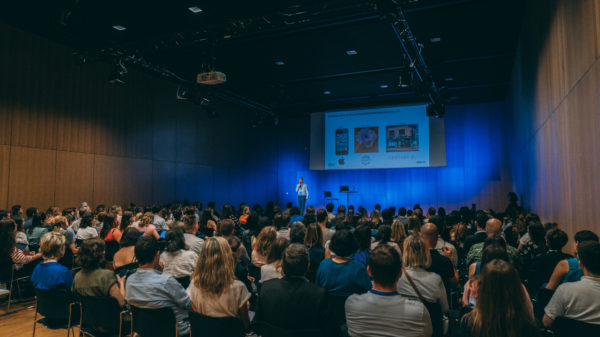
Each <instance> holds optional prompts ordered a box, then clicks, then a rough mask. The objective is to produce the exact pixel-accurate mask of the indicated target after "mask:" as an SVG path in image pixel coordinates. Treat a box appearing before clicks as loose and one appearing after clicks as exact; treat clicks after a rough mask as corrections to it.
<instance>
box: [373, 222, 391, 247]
mask: <svg viewBox="0 0 600 337" xmlns="http://www.w3.org/2000/svg"><path fill="white" fill-rule="evenodd" d="M391 237H392V228H391V227H390V226H389V225H381V226H379V227H378V228H377V237H376V238H375V240H376V241H379V242H380V243H387V242H389V241H390V238H391Z"/></svg>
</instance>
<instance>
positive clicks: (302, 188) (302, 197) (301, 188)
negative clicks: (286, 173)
mask: <svg viewBox="0 0 600 337" xmlns="http://www.w3.org/2000/svg"><path fill="white" fill-rule="evenodd" d="M296 192H297V193H298V207H300V214H304V204H305V203H306V200H307V199H308V186H306V184H305V183H304V179H302V177H300V178H299V179H298V185H296Z"/></svg>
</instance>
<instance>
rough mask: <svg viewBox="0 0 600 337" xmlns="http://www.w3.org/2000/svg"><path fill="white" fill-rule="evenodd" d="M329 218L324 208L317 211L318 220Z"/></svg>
mask: <svg viewBox="0 0 600 337" xmlns="http://www.w3.org/2000/svg"><path fill="white" fill-rule="evenodd" d="M325 220H327V211H326V210H324V209H319V210H318V211H317V222H319V223H321V222H323V221H325Z"/></svg>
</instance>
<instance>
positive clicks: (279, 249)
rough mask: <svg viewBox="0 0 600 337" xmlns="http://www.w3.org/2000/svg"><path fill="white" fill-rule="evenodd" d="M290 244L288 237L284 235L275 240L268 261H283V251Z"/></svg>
mask: <svg viewBox="0 0 600 337" xmlns="http://www.w3.org/2000/svg"><path fill="white" fill-rule="evenodd" d="M289 244H290V242H289V241H288V239H286V238H284V237H278V238H276V239H275V241H274V242H273V247H271V251H270V252H269V255H268V256H267V263H278V262H281V257H282V256H283V251H285V249H286V248H287V246H288V245H289Z"/></svg>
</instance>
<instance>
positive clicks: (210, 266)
mask: <svg viewBox="0 0 600 337" xmlns="http://www.w3.org/2000/svg"><path fill="white" fill-rule="evenodd" d="M234 269H235V261H234V259H233V253H232V251H231V247H230V246H229V243H227V240H225V239H223V238H222V237H211V238H208V239H207V240H206V242H205V243H204V247H202V250H201V251H200V256H199V257H198V262H196V269H194V273H193V274H192V281H193V283H194V285H195V286H196V287H197V288H199V289H202V290H204V291H206V292H208V293H210V294H215V295H221V294H222V293H223V291H224V290H225V289H227V288H228V287H229V286H231V284H233V281H234V278H235V276H234Z"/></svg>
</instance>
